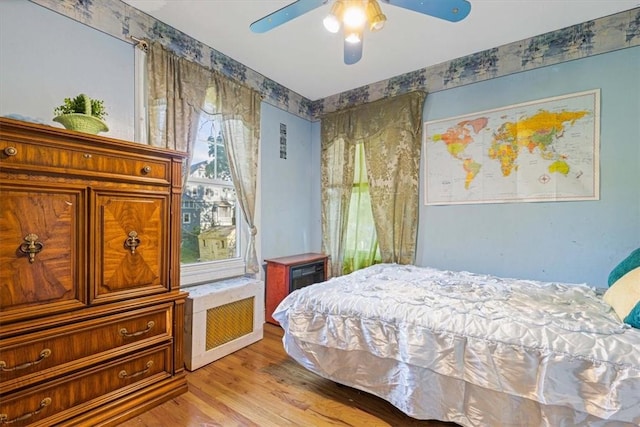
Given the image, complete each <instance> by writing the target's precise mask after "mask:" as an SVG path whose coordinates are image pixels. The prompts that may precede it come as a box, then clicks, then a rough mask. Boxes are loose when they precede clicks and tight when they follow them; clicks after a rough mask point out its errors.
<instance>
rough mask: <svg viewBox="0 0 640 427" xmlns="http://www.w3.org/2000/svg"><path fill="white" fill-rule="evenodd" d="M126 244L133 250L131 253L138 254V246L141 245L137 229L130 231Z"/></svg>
mask: <svg viewBox="0 0 640 427" xmlns="http://www.w3.org/2000/svg"><path fill="white" fill-rule="evenodd" d="M124 246H125V247H126V248H128V249H129V250H130V251H131V255H135V254H136V248H137V247H138V246H140V239H138V233H137V232H136V231H130V232H129V237H127V239H126V240H125V241H124Z"/></svg>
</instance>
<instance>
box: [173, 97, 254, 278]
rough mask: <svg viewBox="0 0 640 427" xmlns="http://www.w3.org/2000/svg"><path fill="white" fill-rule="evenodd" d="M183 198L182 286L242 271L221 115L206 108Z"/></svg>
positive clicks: (239, 235) (240, 228) (236, 208)
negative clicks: (186, 219) (187, 220)
mask: <svg viewBox="0 0 640 427" xmlns="http://www.w3.org/2000/svg"><path fill="white" fill-rule="evenodd" d="M203 110H204V111H203V112H202V113H201V114H200V121H199V124H198V135H197V140H196V142H195V145H194V148H193V157H192V161H191V165H190V167H189V171H188V174H189V176H188V177H187V186H186V188H187V189H191V190H190V191H185V192H184V194H183V200H182V214H183V218H185V215H187V214H189V216H190V221H189V222H188V223H187V222H185V221H183V224H182V241H181V250H180V263H181V276H182V277H181V285H182V286H186V285H190V284H196V283H202V282H206V281H212V280H215V279H220V278H224V277H229V276H234V275H240V274H243V273H244V260H242V258H241V256H240V254H241V253H242V252H241V247H242V246H243V241H244V240H245V239H246V233H245V232H244V230H243V228H246V227H245V225H244V222H243V221H240V222H241V223H242V224H239V221H237V218H238V217H239V216H240V217H241V213H240V209H239V205H238V203H237V201H236V191H235V187H234V185H233V179H232V177H231V170H230V167H229V160H228V158H227V153H226V150H225V144H224V131H223V126H222V122H221V117H220V116H219V115H216V114H209V113H207V112H206V111H212V110H213V106H212V105H210V104H205V107H204V109H203Z"/></svg>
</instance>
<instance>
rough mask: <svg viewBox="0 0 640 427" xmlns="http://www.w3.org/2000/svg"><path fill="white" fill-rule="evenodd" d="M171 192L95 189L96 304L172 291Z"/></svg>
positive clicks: (94, 295)
mask: <svg viewBox="0 0 640 427" xmlns="http://www.w3.org/2000/svg"><path fill="white" fill-rule="evenodd" d="M168 197H169V196H168V195H167V194H159V193H157V194H153V193H148V194H145V193H141V192H139V191H138V192H137V193H135V194H134V193H131V194H127V193H126V192H123V191H117V192H111V191H101V190H99V191H95V192H94V193H93V197H92V199H93V203H92V205H93V206H94V212H95V217H94V221H95V230H94V233H93V236H96V238H95V239H96V240H95V241H94V242H93V246H94V248H95V249H94V251H93V258H94V259H93V262H92V263H91V265H92V266H93V268H94V269H95V270H94V273H93V277H94V285H93V295H92V303H100V302H103V301H104V302H106V301H112V300H114V299H115V300H118V299H123V298H131V297H133V296H142V295H150V294H155V293H159V292H167V290H168V289H169V286H168V277H167V274H166V271H167V265H168V257H169V235H168V228H169V212H168V206H169V200H168Z"/></svg>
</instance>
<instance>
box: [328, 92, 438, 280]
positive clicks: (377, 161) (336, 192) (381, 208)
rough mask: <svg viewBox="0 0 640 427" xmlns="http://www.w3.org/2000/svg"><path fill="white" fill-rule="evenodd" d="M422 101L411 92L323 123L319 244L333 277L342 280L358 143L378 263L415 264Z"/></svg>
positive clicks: (340, 113) (336, 115) (421, 94)
mask: <svg viewBox="0 0 640 427" xmlns="http://www.w3.org/2000/svg"><path fill="white" fill-rule="evenodd" d="M425 97H426V93H424V92H411V93H408V94H404V95H400V96H397V97H394V98H389V99H382V100H379V101H374V102H371V103H369V104H364V105H361V106H358V107H354V108H349V109H346V110H341V111H337V112H334V113H330V114H327V115H326V116H324V117H323V118H322V125H321V140H322V159H321V175H322V176H321V180H322V240H323V251H325V253H327V254H329V255H330V256H331V267H332V274H333V275H340V274H341V268H342V259H343V255H344V230H345V229H346V221H347V213H348V206H349V200H350V196H351V189H352V186H353V167H354V166H353V163H354V157H355V148H354V146H355V144H359V143H362V144H364V150H365V157H366V162H367V178H368V180H369V191H370V194H371V204H372V210H373V219H374V222H375V224H376V233H377V235H378V241H379V245H380V254H381V257H382V262H395V263H400V264H410V263H413V262H414V261H415V251H416V239H417V229H418V205H419V201H418V200H419V195H418V181H419V166H420V146H421V137H422V108H423V104H424V99H425Z"/></svg>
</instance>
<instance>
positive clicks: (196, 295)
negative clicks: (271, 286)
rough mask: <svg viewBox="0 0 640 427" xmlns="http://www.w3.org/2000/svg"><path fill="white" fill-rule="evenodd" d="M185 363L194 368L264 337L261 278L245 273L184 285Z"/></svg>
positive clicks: (191, 368) (262, 284)
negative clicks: (253, 277) (226, 278)
mask: <svg viewBox="0 0 640 427" xmlns="http://www.w3.org/2000/svg"><path fill="white" fill-rule="evenodd" d="M185 290H186V291H187V292H189V296H188V297H187V302H186V306H185V313H186V314H185V330H184V334H185V348H184V354H185V366H186V368H187V369H188V370H190V371H194V370H196V369H198V368H200V367H202V366H204V365H206V364H208V363H211V362H213V361H214V360H217V359H219V358H221V357H224V356H226V355H228V354H230V353H233V352H234V351H236V350H239V349H240V348H242V347H245V346H247V345H249V344H252V343H254V342H256V341H258V340H260V339H262V337H263V325H264V282H262V281H260V280H257V279H252V278H248V277H240V278H234V279H229V280H223V281H220V282H215V283H211V284H207V285H199V286H194V287H191V288H186V289H185Z"/></svg>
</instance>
